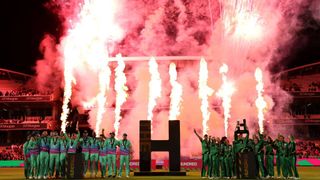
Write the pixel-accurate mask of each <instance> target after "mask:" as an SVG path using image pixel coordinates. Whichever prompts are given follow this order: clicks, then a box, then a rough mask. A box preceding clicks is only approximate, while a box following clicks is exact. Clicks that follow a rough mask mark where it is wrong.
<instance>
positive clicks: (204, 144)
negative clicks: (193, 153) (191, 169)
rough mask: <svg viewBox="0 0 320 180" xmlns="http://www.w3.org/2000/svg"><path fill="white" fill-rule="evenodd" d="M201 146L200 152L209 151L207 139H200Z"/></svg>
mask: <svg viewBox="0 0 320 180" xmlns="http://www.w3.org/2000/svg"><path fill="white" fill-rule="evenodd" d="M201 148H202V154H207V153H209V142H208V141H207V140H204V139H203V140H201Z"/></svg>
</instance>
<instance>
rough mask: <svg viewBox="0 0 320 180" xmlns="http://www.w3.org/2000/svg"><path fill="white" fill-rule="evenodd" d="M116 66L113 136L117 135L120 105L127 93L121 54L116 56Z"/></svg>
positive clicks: (124, 100)
mask: <svg viewBox="0 0 320 180" xmlns="http://www.w3.org/2000/svg"><path fill="white" fill-rule="evenodd" d="M116 58H117V60H118V61H117V62H118V66H117V67H116V69H115V75H116V77H115V85H114V89H115V91H116V93H117V95H116V108H115V110H114V112H115V121H114V129H115V137H118V132H119V126H120V121H121V114H120V113H121V106H122V104H123V103H125V102H126V100H127V97H128V94H127V91H128V87H127V86H126V82H127V78H126V75H125V73H124V69H125V67H126V65H125V63H124V61H123V59H122V56H121V54H118V55H117V56H116Z"/></svg>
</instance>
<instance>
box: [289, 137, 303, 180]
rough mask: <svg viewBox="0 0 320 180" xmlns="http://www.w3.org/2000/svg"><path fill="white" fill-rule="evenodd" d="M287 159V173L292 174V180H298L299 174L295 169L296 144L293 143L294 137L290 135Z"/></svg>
mask: <svg viewBox="0 0 320 180" xmlns="http://www.w3.org/2000/svg"><path fill="white" fill-rule="evenodd" d="M288 159H289V172H293V175H294V179H300V178H299V173H298V170H297V167H296V163H297V157H296V143H295V142H294V137H293V136H292V135H291V136H289V143H288Z"/></svg>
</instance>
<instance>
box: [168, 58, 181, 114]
mask: <svg viewBox="0 0 320 180" xmlns="http://www.w3.org/2000/svg"><path fill="white" fill-rule="evenodd" d="M169 74H170V84H171V86H172V90H171V94H170V99H171V101H170V111H169V119H170V120H176V119H177V117H178V116H179V115H180V106H181V101H182V86H181V84H179V83H178V81H177V70H176V65H175V64H174V63H171V64H170V67H169Z"/></svg>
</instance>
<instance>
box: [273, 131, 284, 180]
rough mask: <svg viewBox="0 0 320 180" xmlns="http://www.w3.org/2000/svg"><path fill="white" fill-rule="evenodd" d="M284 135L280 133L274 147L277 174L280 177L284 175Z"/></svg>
mask: <svg viewBox="0 0 320 180" xmlns="http://www.w3.org/2000/svg"><path fill="white" fill-rule="evenodd" d="M283 144H284V141H283V136H282V135H281V134H278V138H277V139H276V140H275V142H274V147H275V149H276V165H277V176H278V178H281V176H282V175H283V171H282V164H283V156H284V155H283V154H284V151H283Z"/></svg>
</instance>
